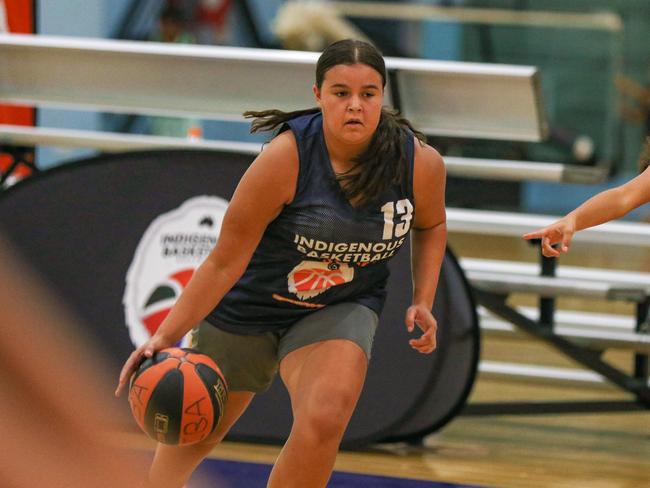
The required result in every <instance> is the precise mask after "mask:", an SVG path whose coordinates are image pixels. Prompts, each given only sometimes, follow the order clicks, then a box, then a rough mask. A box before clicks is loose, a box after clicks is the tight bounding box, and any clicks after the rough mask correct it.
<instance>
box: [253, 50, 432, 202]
mask: <svg viewBox="0 0 650 488" xmlns="http://www.w3.org/2000/svg"><path fill="white" fill-rule="evenodd" d="M359 63H360V64H365V65H368V66H370V67H371V68H373V69H374V70H375V71H377V73H379V74H380V75H381V79H382V83H383V86H384V87H385V86H386V65H385V63H384V58H383V57H382V55H381V53H380V52H379V51H378V50H377V48H375V47H374V46H373V45H372V44H368V43H367V42H363V41H359V40H355V39H344V40H342V41H337V42H335V43H333V44H330V45H329V46H328V47H327V48H325V50H324V51H323V52H322V54H321V55H320V57H319V58H318V62H317V63H316V86H317V87H318V89H319V90H320V89H321V87H322V85H323V80H324V78H325V73H327V71H328V70H329V69H331V68H333V67H334V66H337V65H340V64H347V65H351V64H359ZM318 112H320V109H319V108H310V109H306V110H295V111H293V112H283V111H281V110H276V109H272V110H264V111H261V112H253V111H249V112H244V117H246V118H253V119H255V120H253V123H252V124H251V132H253V133H254V132H261V131H272V130H276V129H277V130H279V131H282V130H284V129H285V128H286V127H285V125H284V124H285V123H286V122H287V121H288V120H291V119H293V118H295V117H299V116H301V115H306V114H314V113H318ZM407 128H408V129H409V130H410V131H411V132H412V133H413V134H415V136H416V137H417V138H418V139H419V140H420V141H422V142H423V143H424V142H426V137H425V136H424V134H422V133H421V132H419V131H417V130H416V129H414V128H413V126H412V125H411V123H410V122H409V121H408V120H407V119H405V118H404V117H401V116H400V115H399V113H398V112H397V111H395V110H390V109H388V108H386V107H384V108H382V110H381V117H380V119H379V125H378V126H377V130H376V131H375V133H374V135H373V137H372V140H371V141H370V145H369V146H368V148H367V149H366V150H365V151H364V152H363V153H362V154H360V155H359V156H357V157H356V158H355V159H354V160H353V163H354V165H353V166H352V168H350V170H349V171H346V172H345V173H342V174H339V175H337V179H338V181H339V183H340V184H341V188H342V190H343V193H344V194H345V197H346V198H347V199H348V200H349V201H350V202H352V203H353V204H354V205H355V206H357V207H361V206H364V205H368V204H370V203H374V202H376V201H377V200H378V199H379V198H380V197H381V195H382V194H383V193H384V192H385V191H386V190H388V189H389V188H390V187H391V186H393V185H399V184H400V183H401V182H402V175H403V174H405V173H406V172H405V171H404V170H405V166H406V164H407V161H406V154H405V153H404V143H405V139H406V137H410V135H408V132H407V131H406V130H405V129H407Z"/></svg>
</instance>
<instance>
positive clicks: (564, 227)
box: [522, 216, 576, 258]
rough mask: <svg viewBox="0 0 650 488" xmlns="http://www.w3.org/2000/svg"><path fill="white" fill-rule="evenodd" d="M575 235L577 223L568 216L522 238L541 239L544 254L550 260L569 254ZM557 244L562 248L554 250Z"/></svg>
mask: <svg viewBox="0 0 650 488" xmlns="http://www.w3.org/2000/svg"><path fill="white" fill-rule="evenodd" d="M575 233H576V230H575V222H574V220H573V219H572V218H570V217H568V216H567V217H564V218H562V219H560V220H558V221H557V222H555V223H553V224H551V225H549V226H547V227H544V228H543V229H538V230H536V231H534V232H529V233H528V234H524V235H523V236H522V237H523V238H524V239H526V240H530V239H541V240H542V244H541V245H542V254H543V255H544V256H546V257H547V258H550V257H557V256H559V255H560V253H563V252H568V251H569V246H570V244H571V240H572V239H573V235H574V234H575ZM555 244H560V246H559V247H558V248H554V247H553V246H554V245H555Z"/></svg>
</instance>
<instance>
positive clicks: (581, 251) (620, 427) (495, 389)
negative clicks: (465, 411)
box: [133, 234, 650, 488]
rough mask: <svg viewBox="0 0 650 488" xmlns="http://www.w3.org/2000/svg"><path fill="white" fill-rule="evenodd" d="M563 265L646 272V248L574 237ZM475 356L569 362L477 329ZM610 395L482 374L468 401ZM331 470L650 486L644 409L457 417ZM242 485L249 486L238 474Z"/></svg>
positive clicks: (528, 254) (625, 360)
mask: <svg viewBox="0 0 650 488" xmlns="http://www.w3.org/2000/svg"><path fill="white" fill-rule="evenodd" d="M477 243H480V247H479V245H477ZM449 244H450V247H451V248H452V249H453V250H454V251H455V253H456V254H457V255H458V256H463V257H480V258H489V259H510V260H520V261H533V262H534V261H536V260H537V255H536V250H535V249H533V248H531V247H530V246H529V245H528V244H526V243H524V242H519V241H517V240H516V239H509V238H499V237H486V236H480V239H479V238H478V236H470V235H460V234H459V235H450V236H449ZM562 263H563V264H570V265H574V266H593V267H609V268H618V269H627V270H634V271H644V270H645V271H650V252H648V251H646V250H639V249H635V248H629V249H612V248H611V247H609V248H606V247H605V246H593V245H585V244H575V245H574V246H573V248H572V250H571V253H570V254H569V255H567V256H565V257H563V258H562ZM515 300H518V301H519V302H520V303H521V304H530V305H533V304H535V300H534V298H533V297H517V298H515ZM560 302H561V303H560V305H559V306H560V307H562V308H572V309H584V310H590V311H602V312H604V313H621V314H633V309H632V307H631V306H629V305H625V304H614V303H611V302H610V303H586V302H579V301H569V300H564V301H562V300H561V301H560ZM606 357H607V358H608V359H609V360H611V361H612V362H613V363H615V364H617V365H619V366H620V367H622V368H626V369H629V366H630V364H631V354H630V353H628V352H625V351H612V352H608V354H607V356H606ZM482 359H484V360H499V361H512V362H517V361H520V362H526V363H535V364H543V365H549V366H560V367H572V366H575V365H573V364H572V363H571V361H569V360H567V359H566V358H564V357H562V356H561V355H560V354H558V353H556V352H555V351H554V350H552V349H551V348H549V347H548V346H545V345H543V344H541V343H539V342H537V341H536V340H534V339H532V338H526V339H522V338H519V339H506V338H490V337H484V341H483V348H482ZM614 399H629V396H628V395H626V394H624V393H622V392H621V391H620V390H617V389H615V388H613V387H609V386H606V385H593V386H588V387H587V386H584V385H581V384H580V385H578V384H566V383H565V384H562V383H557V382H556V383H550V382H537V381H536V382H531V381H522V380H512V379H510V380H506V379H501V378H496V377H491V376H489V375H484V374H479V376H478V380H477V382H476V384H475V386H474V390H473V392H472V395H471V397H470V403H475V402H493V401H545V400H614ZM133 442H134V443H135V444H137V445H138V446H141V447H143V448H145V449H149V448H151V447H152V445H151V444H150V443H149V441H148V440H147V439H146V438H145V437H144V436H142V435H138V436H137V439H135V438H134V439H133ZM278 452H279V447H276V446H263V445H255V444H244V443H233V442H225V443H223V444H222V445H221V446H219V447H217V448H216V449H215V450H214V452H213V453H212V455H211V458H212V459H218V460H230V461H232V460H235V461H246V462H250V463H265V464H272V463H273V461H274V459H275V458H276V456H277V454H278ZM335 469H336V470H337V472H340V473H364V474H370V475H379V476H390V477H397V478H403V481H404V482H405V484H402V483H400V484H399V485H398V484H391V485H386V486H395V487H397V486H404V487H406V486H409V482H408V479H413V480H428V481H431V482H432V483H431V485H430V486H457V485H472V486H483V487H502V488H509V487H522V488H550V487H562V488H564V487H566V488H574V487H585V488H642V487H650V411H630V412H623V413H598V414H561V415H560V414H555V415H526V416H522V415H517V416H486V417H469V416H467V417H466V416H459V417H456V418H455V419H453V420H452V421H451V422H450V423H449V424H448V425H447V426H446V427H444V428H443V429H442V430H441V431H439V432H437V433H435V434H433V435H431V436H429V437H427V438H426V439H425V442H424V445H423V446H409V445H406V444H390V445H376V446H372V447H370V448H368V449H365V450H363V451H360V452H341V453H340V454H339V456H338V458H337V462H336V468H335ZM360 479H361V478H360ZM370 480H372V478H370ZM434 482H437V483H434ZM251 483H252V482H251ZM358 483H359V485H358V486H364V487H365V486H377V484H376V482H372V481H367V482H364V481H358ZM368 483H369V484H368ZM439 483H442V484H439ZM215 486H218V485H215ZM250 486H251V488H253V487H256V486H263V485H258V484H251V485H250ZM336 486H353V485H347V484H346V485H344V484H336ZM382 486H383V485H382ZM413 486H415V485H413ZM417 486H421V484H420V483H418V484H417ZM426 486H429V485H428V484H427V485H426ZM191 487H192V484H190V485H189V488H191ZM242 488H247V485H246V483H245V482H244V483H243V484H242Z"/></svg>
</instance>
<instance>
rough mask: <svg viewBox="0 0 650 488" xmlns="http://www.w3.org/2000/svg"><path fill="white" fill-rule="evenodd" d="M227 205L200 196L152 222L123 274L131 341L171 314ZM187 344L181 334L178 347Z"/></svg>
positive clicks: (143, 339) (217, 229) (150, 331)
mask: <svg viewBox="0 0 650 488" xmlns="http://www.w3.org/2000/svg"><path fill="white" fill-rule="evenodd" d="M227 207H228V202H227V201H226V200H224V199H223V198H219V197H212V196H199V197H194V198H190V199H189V200H187V201H185V202H184V203H183V204H182V205H181V206H180V207H179V208H177V209H174V210H172V211H170V212H167V213H165V214H162V215H159V216H158V217H156V218H155V219H154V221H153V222H151V224H150V225H149V227H148V228H147V230H146V231H145V233H144V235H143V236H142V239H141V240H140V243H139V244H138V247H137V249H136V251H135V256H134V257H133V261H132V262H131V265H130V266H129V269H128V271H127V273H126V287H125V290H124V297H123V299H122V303H123V304H124V315H125V317H126V325H127V327H128V328H129V335H130V337H131V341H132V342H133V344H134V345H135V346H136V347H137V346H140V345H141V344H143V343H144V342H146V341H147V340H148V339H149V337H151V336H152V335H153V334H154V333H155V332H156V330H158V327H159V326H160V324H161V323H162V321H163V320H164V318H165V317H166V316H167V314H168V313H169V311H170V310H171V308H172V306H173V305H174V303H176V300H177V299H178V297H179V296H180V294H181V292H182V291H183V289H184V288H185V286H186V285H187V283H188V281H189V280H190V278H191V277H192V274H193V273H194V270H195V269H196V268H198V266H199V265H200V264H201V263H202V262H203V260H204V259H205V258H206V257H207V255H208V254H209V253H210V251H211V250H212V248H213V247H214V245H215V244H216V242H217V238H218V237H219V232H220V230H221V224H222V222H223V216H224V214H225V212H226V208H227ZM187 344H188V337H187V336H186V337H185V338H183V340H182V341H181V344H180V345H181V346H182V347H185V346H187Z"/></svg>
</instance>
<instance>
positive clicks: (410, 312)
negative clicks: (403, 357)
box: [404, 305, 438, 354]
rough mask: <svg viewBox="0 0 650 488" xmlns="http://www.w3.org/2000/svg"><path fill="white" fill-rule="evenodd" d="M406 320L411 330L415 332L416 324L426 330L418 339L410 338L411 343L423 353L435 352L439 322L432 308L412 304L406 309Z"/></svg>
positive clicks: (423, 330)
mask: <svg viewBox="0 0 650 488" xmlns="http://www.w3.org/2000/svg"><path fill="white" fill-rule="evenodd" d="M404 322H405V323H406V328H407V329H408V331H409V332H413V331H414V330H415V326H416V325H417V326H418V327H419V328H420V330H422V332H424V333H423V334H422V335H421V336H420V337H419V338H418V339H411V340H409V345H410V346H411V347H412V348H413V349H415V350H416V351H418V352H421V353H422V354H429V353H431V352H433V351H434V349H435V348H436V331H437V330H438V322H437V321H436V319H435V318H434V317H433V314H432V313H431V310H429V309H428V308H427V307H425V306H424V305H411V306H410V307H409V308H408V309H407V310H406V319H405V320H404Z"/></svg>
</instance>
